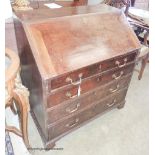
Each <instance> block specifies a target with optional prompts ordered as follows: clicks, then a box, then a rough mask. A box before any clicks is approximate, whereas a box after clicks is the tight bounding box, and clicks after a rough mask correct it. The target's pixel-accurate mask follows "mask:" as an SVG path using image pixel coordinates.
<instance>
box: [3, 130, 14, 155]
mask: <svg viewBox="0 0 155 155" xmlns="http://www.w3.org/2000/svg"><path fill="white" fill-rule="evenodd" d="M5 155H14V151H13V147H12V143H11V139H10V135H9V133H8V132H5Z"/></svg>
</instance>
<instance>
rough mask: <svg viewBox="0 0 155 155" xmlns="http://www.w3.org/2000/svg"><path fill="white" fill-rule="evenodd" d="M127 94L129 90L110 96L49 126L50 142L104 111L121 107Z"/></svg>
mask: <svg viewBox="0 0 155 155" xmlns="http://www.w3.org/2000/svg"><path fill="white" fill-rule="evenodd" d="M126 92H127V89H125V90H122V91H120V92H118V93H115V94H114V95H110V96H109V97H107V98H105V99H104V100H100V101H98V102H97V103H96V104H94V105H93V106H90V107H89V108H87V109H85V110H83V111H82V112H80V113H78V114H76V115H72V116H71V117H69V118H65V119H62V120H61V121H59V122H57V123H55V124H53V125H52V126H49V127H48V130H49V140H51V139H54V138H56V137H58V136H59V135H61V134H63V133H65V132H68V131H69V130H71V129H73V128H74V127H77V126H80V124H82V123H84V122H85V121H87V120H89V119H91V118H93V117H94V116H96V115H98V114H100V113H102V112H103V111H105V110H107V109H109V108H112V107H114V106H116V105H119V104H120V103H121V102H122V101H124V99H125V96H126Z"/></svg>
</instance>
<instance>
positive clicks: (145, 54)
mask: <svg viewBox="0 0 155 155" xmlns="http://www.w3.org/2000/svg"><path fill="white" fill-rule="evenodd" d="M148 36H149V32H148V31H147V32H146V33H145V34H144V44H142V48H141V49H140V52H139V55H138V59H137V60H138V62H140V61H141V69H140V72H139V76H138V79H139V80H141V78H142V75H143V72H144V69H145V67H146V64H147V63H148V61H149V47H148V44H147V38H148Z"/></svg>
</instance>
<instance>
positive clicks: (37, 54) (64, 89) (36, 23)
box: [14, 4, 140, 148]
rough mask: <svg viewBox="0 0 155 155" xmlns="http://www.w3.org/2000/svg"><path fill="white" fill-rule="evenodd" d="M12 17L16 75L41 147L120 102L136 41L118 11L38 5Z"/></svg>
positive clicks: (123, 96)
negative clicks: (18, 61)
mask: <svg viewBox="0 0 155 155" xmlns="http://www.w3.org/2000/svg"><path fill="white" fill-rule="evenodd" d="M14 21H15V29H16V37H17V44H18V51H19V56H20V58H21V63H22V73H21V76H22V80H23V82H24V84H25V85H26V86H27V87H28V88H29V90H30V104H31V109H32V115H33V118H34V121H35V123H36V125H37V128H38V130H39V132H40V134H41V137H42V139H43V141H44V144H45V147H48V148H51V147H53V146H54V145H55V142H56V141H57V140H58V139H60V138H61V137H63V136H64V135H66V134H68V133H70V132H71V131H73V130H75V129H77V128H79V127H81V126H82V125H84V124H85V123H87V122H89V121H90V120H92V119H93V118H95V117H97V116H99V115H100V114H102V113H103V112H105V111H107V110H110V109H113V108H116V107H118V108H122V107H123V106H124V103H125V96H126V93H127V90H128V86H129V83H130V80H131V77H132V74H133V69H134V66H135V61H136V56H137V53H138V50H139V48H140V44H139V41H138V39H137V37H136V35H135V34H134V32H133V31H132V29H131V28H130V26H129V24H128V22H127V20H126V17H125V15H124V14H123V13H122V12H121V11H120V10H118V9H116V8H112V7H110V6H107V5H104V4H102V5H98V6H80V7H69V8H61V9H54V10H50V9H48V10H46V11H45V10H41V9H40V10H36V11H35V10H34V11H28V12H18V13H16V16H15V18H14Z"/></svg>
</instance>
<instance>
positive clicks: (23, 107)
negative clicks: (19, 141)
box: [14, 90, 30, 148]
mask: <svg viewBox="0 0 155 155" xmlns="http://www.w3.org/2000/svg"><path fill="white" fill-rule="evenodd" d="M14 99H15V101H16V104H18V106H19V112H20V120H21V131H22V137H23V140H24V143H25V145H26V147H27V148H30V145H29V140H28V132H27V122H28V108H27V104H28V103H27V99H26V98H25V96H24V95H23V94H22V93H21V92H20V91H18V90H14Z"/></svg>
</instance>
